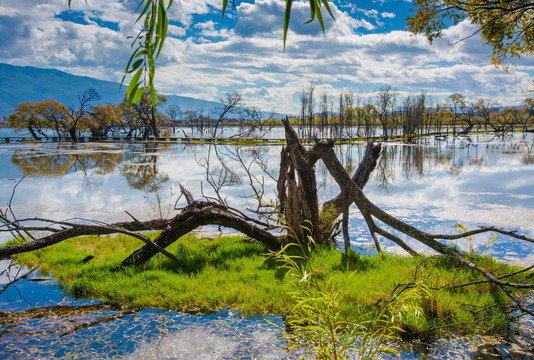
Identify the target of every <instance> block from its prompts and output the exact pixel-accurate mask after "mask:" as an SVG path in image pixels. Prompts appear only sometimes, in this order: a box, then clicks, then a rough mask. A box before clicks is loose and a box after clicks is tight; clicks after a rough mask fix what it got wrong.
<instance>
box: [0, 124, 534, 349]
mask: <svg viewBox="0 0 534 360" xmlns="http://www.w3.org/2000/svg"><path fill="white" fill-rule="evenodd" d="M363 151H364V146H363V144H362V145H361V146H354V145H352V146H348V145H346V146H340V147H337V148H336V152H337V155H338V157H339V158H340V159H341V160H342V162H343V163H344V165H345V166H346V167H347V168H348V169H349V170H350V169H351V168H352V169H353V168H354V167H355V166H357V163H358V161H359V159H360V158H361V157H362V156H363ZM279 153H280V147H279V146H265V147H235V146H217V147H213V146H208V145H200V144H197V145H185V144H158V143H137V144H130V143H128V144H123V143H105V144H96V143H84V144H65V143H62V144H58V143H55V144H54V143H41V144H0V168H1V169H2V171H1V173H0V205H2V207H3V208H5V207H6V206H7V204H8V202H9V201H10V199H11V198H12V200H11V204H12V209H13V211H14V212H15V214H17V216H18V217H24V216H43V217H48V218H53V219H65V218H74V217H83V218H91V219H98V220H102V221H118V220H128V219H129V216H128V215H127V214H126V213H125V212H124V210H127V211H128V212H130V213H131V214H133V215H134V216H135V217H136V218H139V219H146V218H150V217H157V216H160V215H164V216H168V215H170V214H172V213H173V210H172V207H173V206H174V202H175V200H176V199H177V198H178V193H177V192H178V187H179V184H182V185H184V186H185V187H186V188H187V189H189V190H190V191H191V192H192V193H193V195H195V196H196V197H201V193H202V192H204V194H205V195H206V196H215V193H214V192H213V191H212V190H211V189H210V187H209V186H208V183H207V181H206V174H211V176H212V178H211V179H212V180H214V179H217V175H224V176H226V179H227V185H228V186H225V187H223V188H222V190H221V194H222V195H223V197H224V198H225V199H226V200H227V201H228V203H229V204H231V205H232V206H235V207H238V208H241V209H243V208H245V207H247V206H254V205H255V204H254V202H253V201H251V200H250V199H249V198H247V197H246V196H247V195H248V194H250V191H249V186H248V178H247V177H246V174H245V172H244V171H243V169H242V168H240V167H239V166H237V165H236V163H235V162H233V161H231V158H234V159H235V158H236V156H241V157H242V159H243V161H244V162H245V163H246V164H248V163H249V162H250V161H252V159H253V158H255V157H261V159H262V161H264V162H266V163H267V164H268V165H267V166H268V168H269V169H272V170H270V171H271V172H272V173H271V175H272V176H273V177H276V176H277V165H278V161H279ZM208 157H209V163H210V169H209V171H208V170H207V169H206V168H205V167H202V166H201V164H205V160H206V159H208ZM533 163H534V154H533V140H532V134H528V135H527V136H526V137H524V136H523V135H522V134H515V135H514V136H512V137H511V136H506V137H504V138H499V137H494V136H493V135H488V134H485V135H475V136H471V137H470V139H469V140H467V138H463V139H460V140H458V139H457V140H455V141H453V140H452V139H449V140H448V141H440V142H437V141H434V140H433V139H429V140H424V141H421V143H419V144H416V145H404V144H386V145H385V151H384V154H383V155H382V157H381V162H380V166H379V168H378V169H377V170H376V171H375V173H374V176H373V177H372V179H371V180H370V182H369V184H368V185H367V186H366V188H365V193H366V195H367V196H368V197H369V199H370V200H371V201H374V202H375V203H376V204H377V205H378V206H380V207H382V208H383V209H385V210H387V211H389V212H390V213H391V214H393V215H395V216H398V217H399V218H401V219H403V220H405V221H407V222H409V223H410V224H412V225H415V226H418V227H420V228H422V229H423V230H425V231H429V232H434V233H454V232H456V231H457V229H456V228H455V227H454V224H455V223H461V224H462V225H464V226H465V227H467V228H474V227H476V226H478V225H482V226H484V225H496V226H503V227H505V228H507V229H510V230H518V231H519V232H520V233H522V234H525V235H528V236H531V237H532V236H534V196H533V195H534V183H533V182H532V179H533V178H534V177H533V175H534V165H533ZM253 171H254V173H255V174H257V175H261V173H260V170H259V167H257V166H253ZM24 175H25V176H26V177H25V178H24V180H23V181H22V182H20V184H18V186H17V187H16V191H15V193H14V195H13V187H14V185H15V184H16V183H17V181H18V180H19V179H20V178H21V177H22V176H24ZM263 178H264V179H265V194H266V195H265V198H268V194H272V191H273V190H274V182H273V181H272V180H270V178H269V176H266V175H264V176H263ZM317 179H318V183H320V184H321V188H320V197H321V198H322V199H323V200H325V199H329V198H331V197H332V196H333V195H335V194H336V193H337V187H336V186H335V184H333V181H332V180H331V179H329V178H328V176H327V173H326V170H325V168H324V166H322V165H321V164H318V166H317ZM200 183H202V184H203V185H202V187H201V186H200ZM12 195H13V197H12ZM179 204H180V203H179ZM350 235H351V241H352V246H353V247H354V248H356V249H359V250H360V251H363V252H368V253H373V249H372V242H371V240H370V239H369V236H368V233H367V230H366V228H365V224H364V222H363V221H362V219H360V218H359V216H358V213H357V210H356V209H355V208H352V209H351V221H350ZM2 236H3V239H5V238H6V235H5V234H4V235H2ZM409 243H410V244H411V245H412V246H413V247H414V248H416V250H418V251H422V252H428V251H429V250H428V249H427V248H425V247H424V246H422V245H418V244H416V243H415V242H413V241H409ZM489 243H490V236H489V235H482V236H477V237H473V240H472V243H471V244H469V241H468V240H463V241H458V242H457V243H456V244H457V245H458V246H459V247H461V248H464V249H467V248H468V247H469V246H472V247H473V248H475V249H477V250H478V251H479V252H482V251H484V250H485V249H486V247H487V246H488V245H489ZM340 245H341V244H340ZM383 246H384V247H385V248H386V249H387V250H388V251H390V252H399V253H402V250H400V249H399V248H398V247H396V246H393V244H392V243H390V242H388V241H383ZM533 250H534V248H533V247H532V244H528V243H524V244H523V243H521V242H519V241H517V240H509V239H506V238H504V237H502V236H498V237H497V240H496V241H495V243H494V244H493V245H492V246H489V248H488V250H487V251H488V253H490V254H492V255H493V256H495V257H497V258H499V259H501V260H504V261H509V262H514V263H517V262H519V263H524V264H526V263H530V264H531V263H534V251H533ZM7 264H8V263H7V262H2V265H1V266H3V267H6V266H7ZM2 270H3V268H2V269H1V270H0V271H2ZM11 272H12V274H11V275H14V272H16V268H13V269H11ZM36 277H38V275H37V273H34V274H31V275H30V276H29V277H28V279H25V280H20V281H18V282H17V283H15V284H13V285H11V286H9V287H7V288H6V291H3V292H2V293H0V311H4V312H10V313H11V314H10V315H6V314H2V316H0V321H2V323H1V327H0V334H1V338H0V354H2V355H4V354H5V355H6V356H1V357H2V358H20V359H27V358H53V357H68V356H72V357H73V358H185V359H188V358H190V359H204V358H205V359H208V358H221V359H233V358H244V359H248V358H274V359H282V358H291V357H295V356H296V355H292V356H290V355H289V354H287V353H286V352H285V351H284V350H283V342H282V341H281V340H280V339H277V338H276V337H275V336H274V335H275V333H274V330H273V329H271V328H269V327H267V324H266V323H265V322H264V321H263V320H264V319H263V317H260V318H242V317H239V316H238V314H237V313H236V312H235V311H230V310H227V311H223V312H220V313H216V314H212V315H198V316H194V315H186V314H182V313H178V312H166V311H159V310H153V309H146V310H142V311H138V312H131V310H128V309H125V310H117V309H112V308H110V307H108V306H107V305H102V304H99V303H97V302H91V301H78V300H74V299H72V298H70V297H69V296H65V295H64V294H62V292H61V290H60V289H59V288H58V287H57V286H56V284H55V283H54V281H53V280H48V281H32V280H34V279H35V278H36ZM7 282H9V279H8V278H7V277H6V273H4V275H3V276H2V277H1V279H0V287H2V288H3V285H2V283H3V284H6V283H7ZM0 291H1V288H0ZM58 306H59V307H58ZM273 319H275V320H277V321H280V319H277V318H273ZM517 329H518V330H519V331H520V332H521V335H520V336H519V337H517V336H515V337H514V340H513V341H511V342H510V341H509V340H507V339H486V340H485V341H483V340H482V339H481V338H476V339H464V338H453V339H442V340H440V341H438V342H436V343H434V344H432V345H431V346H430V347H428V346H423V347H421V349H424V351H423V350H420V349H419V350H418V348H416V349H415V350H405V351H404V352H403V356H402V357H403V358H420V357H425V358H434V359H440V358H444V357H447V358H457V359H461V358H488V359H489V358H493V357H491V356H490V355H483V353H484V352H486V353H488V354H491V353H492V352H493V353H495V352H500V355H499V356H504V357H508V358H528V357H529V356H530V355H529V354H528V353H525V351H527V350H524V349H523V350H521V349H520V350H521V351H523V352H522V353H521V352H520V353H519V355H516V356H513V355H510V354H511V353H513V351H516V350H515V348H517V347H521V344H526V345H525V346H526V347H528V346H529V345H530V344H532V343H533V341H532V339H533V338H532V332H533V329H534V325H533V322H532V320H531V319H524V320H523V323H521V324H520V325H518V326H517ZM488 343H489V344H495V346H489V345H488ZM525 354H526V355H525Z"/></svg>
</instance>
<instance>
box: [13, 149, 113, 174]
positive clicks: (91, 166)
mask: <svg viewBox="0 0 534 360" xmlns="http://www.w3.org/2000/svg"><path fill="white" fill-rule="evenodd" d="M122 161H123V154H122V151H120V150H115V149H113V147H111V146H104V145H92V146H79V144H58V143H55V144H53V143H50V144H35V145H34V146H31V147H23V148H19V149H16V150H15V151H14V153H13V155H12V157H11V162H12V164H13V165H16V166H17V167H18V168H19V169H20V171H21V172H22V173H23V174H24V175H25V176H61V175H65V174H67V173H71V172H78V171H79V172H82V173H83V174H84V175H85V176H90V175H105V174H109V173H111V172H112V171H113V170H115V168H116V167H117V166H118V165H119V164H120V163H122Z"/></svg>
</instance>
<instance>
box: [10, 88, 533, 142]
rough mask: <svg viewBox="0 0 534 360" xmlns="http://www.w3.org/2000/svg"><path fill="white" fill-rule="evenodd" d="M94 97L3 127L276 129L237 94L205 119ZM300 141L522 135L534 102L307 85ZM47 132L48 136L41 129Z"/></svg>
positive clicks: (44, 107)
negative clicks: (329, 90)
mask: <svg viewBox="0 0 534 360" xmlns="http://www.w3.org/2000/svg"><path fill="white" fill-rule="evenodd" d="M99 99H100V97H99V95H98V93H97V92H96V90H95V89H92V88H91V89H87V90H85V91H83V92H81V93H79V94H78V103H77V104H76V105H75V106H70V107H69V106H66V105H64V104H62V103H60V102H58V101H55V100H50V99H47V100H42V101H29V102H22V103H20V104H19V105H18V107H17V108H16V109H15V111H14V112H13V113H12V114H11V115H10V116H9V117H8V124H9V126H11V127H14V128H16V129H25V130H27V131H29V132H30V134H31V135H32V136H33V137H34V138H40V137H45V138H48V137H50V131H49V130H52V131H53V132H54V134H55V135H54V136H57V137H59V138H70V139H71V140H72V141H77V140H78V138H79V137H80V136H81V134H89V136H91V137H94V138H106V137H109V136H115V135H117V134H122V135H124V136H126V137H128V138H143V139H148V138H150V137H160V136H170V134H171V131H172V132H173V133H175V132H176V128H177V126H180V125H187V126H191V127H193V128H194V129H196V130H197V131H198V132H200V133H202V134H203V135H207V136H210V137H213V138H215V137H217V131H218V128H219V127H220V126H221V125H239V126H241V130H242V131H239V132H238V135H239V136H250V137H254V136H258V135H259V136H261V133H262V132H263V131H264V130H265V129H267V128H270V127H272V126H276V125H281V122H280V120H278V119H273V113H266V112H263V111H261V110H260V109H258V108H256V107H241V106H240V105H241V103H242V94H241V93H240V92H238V91H234V92H230V93H227V94H226V95H225V96H224V97H223V98H221V99H219V101H220V103H221V106H220V108H219V109H216V110H213V111H212V112H211V113H210V114H206V113H203V112H198V111H186V112H182V111H181V109H180V108H179V107H178V106H176V105H170V106H167V107H166V112H165V113H164V112H162V111H160V109H161V108H162V107H163V106H165V105H166V103H167V98H166V97H165V96H163V95H159V94H158V95H157V101H156V108H153V106H152V100H151V95H150V93H149V92H148V91H145V92H144V93H143V95H142V97H141V100H140V101H139V102H137V103H132V104H130V105H128V101H127V99H126V98H124V100H123V101H122V102H121V103H120V104H104V105H94V103H95V102H96V101H97V100H99ZM290 121H291V123H292V124H293V125H294V126H295V127H296V128H297V130H298V133H299V135H300V136H301V137H302V138H307V139H313V138H360V137H367V138H369V137H380V138H382V139H384V140H387V139H389V138H391V137H392V136H394V137H398V136H402V137H403V138H404V139H406V140H411V139H413V138H414V137H416V136H421V135H430V134H434V135H439V134H444V133H452V134H453V135H461V134H467V133H469V132H470V131H472V130H479V131H480V130H482V131H495V132H509V131H516V130H521V131H524V132H526V131H530V130H531V129H530V128H532V127H534V98H526V99H525V100H524V101H523V103H522V105H521V106H517V107H502V106H499V105H498V104H497V103H496V102H495V101H493V100H491V99H488V98H479V99H475V100H470V99H468V98H466V97H465V96H464V95H462V94H460V93H455V94H452V95H450V96H449V97H447V98H446V99H445V100H443V101H439V102H438V101H436V100H435V99H433V98H432V97H431V96H429V95H428V94H427V93H426V92H421V93H419V94H414V95H408V96H405V97H404V98H400V97H399V93H398V92H397V91H396V90H394V89H393V88H392V87H391V86H388V87H383V88H381V89H379V90H378V91H377V93H376V96H374V97H366V98H364V97H362V96H358V95H356V94H355V93H354V92H352V91H350V90H342V91H341V92H340V93H339V95H337V96H329V95H327V94H326V93H323V94H321V95H320V96H319V97H318V98H317V96H316V92H315V85H314V84H313V83H312V82H310V83H309V84H308V85H307V86H306V87H305V88H304V89H303V91H302V93H301V95H300V114H299V116H296V117H293V118H292V119H290ZM45 130H48V131H45Z"/></svg>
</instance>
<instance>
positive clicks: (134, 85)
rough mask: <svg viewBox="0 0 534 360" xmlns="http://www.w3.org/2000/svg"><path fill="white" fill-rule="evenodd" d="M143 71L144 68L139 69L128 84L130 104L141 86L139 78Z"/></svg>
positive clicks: (127, 95) (127, 92) (127, 94)
mask: <svg viewBox="0 0 534 360" xmlns="http://www.w3.org/2000/svg"><path fill="white" fill-rule="evenodd" d="M142 73H143V68H141V69H139V70H137V72H136V73H135V74H134V76H133V77H132V79H131V80H130V85H128V89H127V90H126V97H127V98H128V105H130V104H131V103H132V102H137V101H133V100H132V99H133V97H134V95H133V94H134V93H135V92H136V91H137V89H138V88H139V83H140V81H139V78H140V77H141V74H142Z"/></svg>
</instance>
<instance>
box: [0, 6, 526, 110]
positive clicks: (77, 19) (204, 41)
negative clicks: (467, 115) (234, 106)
mask: <svg viewBox="0 0 534 360" xmlns="http://www.w3.org/2000/svg"><path fill="white" fill-rule="evenodd" d="M229 3H231V2H229ZM138 4H139V1H138V0H125V1H118V0H88V1H87V3H86V2H85V1H84V0H72V9H71V10H69V9H68V8H67V0H2V2H0V62H4V63H9V64H12V65H21V66H26V65H28V66H35V67H41V68H55V69H58V70H62V71H66V72H69V73H72V74H76V75H86V76H91V77H95V78H98V79H102V80H110V81H117V82H118V81H120V79H121V78H122V75H123V69H124V66H125V64H126V62H127V60H128V57H129V55H130V52H131V48H130V40H129V39H127V36H129V35H135V34H136V33H137V29H138V25H137V24H135V18H136V15H135V14H136V11H137V6H138ZM411 6H412V5H411V2H410V1H403V0H381V1H369V0H365V1H358V2H355V1H344V0H340V1H337V0H336V1H333V2H331V7H332V9H333V12H334V15H335V18H336V20H335V21H332V20H331V19H328V20H327V21H326V27H327V29H326V35H323V34H322V32H321V30H320V28H319V26H318V24H317V23H313V24H304V23H305V22H306V21H307V20H308V19H309V10H308V4H307V3H306V2H300V1H295V2H294V3H293V9H292V10H293V11H292V16H291V24H290V33H289V36H288V42H287V46H286V50H285V51H284V50H283V43H282V24H283V11H284V8H285V1H283V0H258V1H239V0H236V8H231V9H229V10H228V11H227V13H226V15H225V17H224V19H222V18H221V7H222V0H203V1H201V0H181V1H175V2H174V4H173V6H172V8H171V10H170V13H169V18H170V24H171V25H170V28H169V38H168V39H167V42H166V47H165V49H164V51H163V52H162V54H161V55H160V58H159V59H158V63H157V64H158V72H157V77H156V84H157V87H158V89H159V90H160V91H161V92H162V93H165V94H176V95H184V96H191V97H196V98H201V99H206V100H217V99H218V98H220V97H222V96H223V95H224V94H225V93H226V92H228V91H233V90H238V91H241V92H242V93H243V95H244V102H245V104H246V105H255V106H259V107H261V108H262V109H264V110H266V111H267V110H276V111H277V112H288V113H297V112H298V107H299V105H298V99H299V95H300V93H301V92H302V90H303V88H304V87H305V86H306V85H307V84H308V83H309V82H310V81H313V82H314V83H315V84H316V94H317V95H320V94H323V93H326V94H328V95H330V96H337V95H338V94H339V93H340V91H341V90H342V89H345V90H351V91H354V93H355V94H356V97H357V98H360V99H361V101H368V100H367V99H373V96H375V92H376V91H377V90H378V89H380V88H381V87H384V86H392V87H393V88H394V89H396V90H397V91H398V92H399V95H400V97H403V96H406V95H408V94H413V93H418V92H420V91H422V90H423V91H426V92H427V93H428V94H429V95H432V96H433V97H434V98H435V99H436V100H437V101H439V100H441V99H444V98H445V97H446V96H448V95H450V94H452V93H455V92H461V93H463V94H464V95H465V96H467V97H468V98H470V99H472V100H475V99H477V98H481V97H487V98H491V99H494V100H495V101H497V102H499V103H501V104H505V105H507V104H518V103H520V102H521V101H522V100H523V99H524V98H526V97H527V96H528V94H526V93H525V92H524V90H525V89H528V88H529V84H528V80H529V78H532V76H533V75H534V61H533V60H534V59H533V57H523V58H521V59H520V60H516V61H515V65H514V66H513V67H511V69H510V71H509V72H508V73H507V74H506V73H505V72H504V71H503V70H501V69H496V68H495V67H493V66H492V65H491V64H490V54H491V51H490V49H489V48H487V47H484V46H483V45H482V43H481V40H480V38H479V37H478V36H474V37H471V38H469V39H468V40H466V41H463V42H460V43H458V44H457V45H454V46H451V45H450V44H452V43H455V42H456V41H457V40H459V39H461V38H463V37H465V36H466V35H469V34H471V33H473V32H474V31H475V30H476V28H474V27H473V26H472V25H471V24H469V23H468V22H461V23H460V24H458V25H456V26H452V27H450V28H448V29H446V30H445V32H444V35H445V36H444V38H443V39H439V40H437V41H435V42H434V43H433V44H430V43H429V42H428V41H427V40H426V39H425V38H423V37H420V36H414V35H412V34H410V33H408V32H406V31H405V30H404V29H405V20H406V16H407V14H408V9H409V8H410V7H411Z"/></svg>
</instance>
